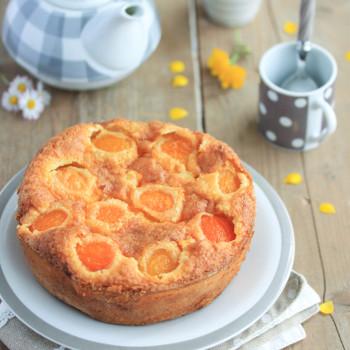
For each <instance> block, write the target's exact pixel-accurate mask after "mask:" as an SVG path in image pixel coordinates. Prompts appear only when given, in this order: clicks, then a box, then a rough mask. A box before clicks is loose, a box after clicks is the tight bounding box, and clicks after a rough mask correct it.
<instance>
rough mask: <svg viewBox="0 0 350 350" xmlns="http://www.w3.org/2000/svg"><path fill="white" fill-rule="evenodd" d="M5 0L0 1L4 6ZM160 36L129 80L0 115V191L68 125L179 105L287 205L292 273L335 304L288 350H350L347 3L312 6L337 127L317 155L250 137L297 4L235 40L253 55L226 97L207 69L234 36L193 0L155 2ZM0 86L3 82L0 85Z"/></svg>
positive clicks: (266, 7) (271, 9)
mask: <svg viewBox="0 0 350 350" xmlns="http://www.w3.org/2000/svg"><path fill="white" fill-rule="evenodd" d="M5 5H6V2H5V1H2V2H1V7H2V8H4V7H5ZM158 7H159V11H160V15H161V21H162V31H163V36H162V40H161V43H160V46H159V48H158V50H157V51H156V53H155V54H153V56H152V57H151V58H150V59H149V60H148V61H147V62H146V63H145V64H144V65H143V66H142V67H141V68H140V69H138V70H137V72H135V73H134V74H133V75H132V76H130V77H129V78H127V79H125V80H124V81H122V82H121V83H119V84H117V85H115V86H113V87H110V88H107V89H103V90H99V91H94V92H82V93H71V92H64V91H59V90H54V89H52V90H51V92H52V95H53V101H52V105H51V107H50V108H48V109H47V110H46V111H45V113H44V114H43V116H42V118H41V119H40V120H38V121H36V122H27V121H25V120H23V119H21V118H20V117H19V116H18V115H14V114H12V113H8V112H5V111H3V110H1V111H0V113H1V116H0V164H1V166H0V186H2V185H4V184H5V183H6V182H7V181H8V180H9V179H10V178H11V176H12V175H14V174H15V173H16V172H17V171H18V170H19V169H20V168H22V167H23V166H25V165H26V164H27V162H28V161H29V160H30V159H31V158H32V157H33V156H34V154H35V152H36V151H37V150H38V149H39V147H40V146H41V145H42V144H43V143H45V142H46V140H47V139H48V138H49V137H51V136H52V135H54V134H56V133H58V132H60V131H61V130H63V129H64V128H66V127H67V126H69V125H72V124H75V123H78V122H85V121H90V120H103V119H108V118H113V117H116V116H127V117H128V118H131V119H142V120H150V119H161V120H168V117H167V113H168V110H169V108H171V107H175V106H180V107H183V108H186V109H187V110H188V111H189V117H188V118H186V119H183V120H182V121H180V122H178V124H179V125H183V126H186V127H190V128H192V129H199V130H200V129H201V128H203V129H204V130H205V131H207V132H209V133H211V134H212V135H214V136H215V137H217V138H219V139H221V140H223V141H225V142H227V143H228V144H230V145H231V146H232V147H233V148H234V149H235V150H236V151H237V153H238V154H239V155H240V157H241V158H242V159H244V160H245V161H247V162H248V163H249V164H251V165H252V166H253V167H255V168H256V169H257V170H258V171H259V172H260V173H262V174H263V175H264V176H265V177H266V178H267V179H268V181H270V183H271V184H272V185H273V186H274V188H275V189H276V190H277V191H278V193H279V194H280V195H281V197H282V198H283V200H284V201H285V203H286V205H287V207H288V209H289V212H290V215H291V217H292V220H293V223H294V228H295V235H296V258H295V269H296V270H297V271H299V272H301V273H303V274H304V275H305V276H306V277H307V279H308V281H309V282H310V284H311V285H312V286H313V287H314V288H315V289H316V290H317V291H318V293H319V294H320V295H321V297H322V298H323V299H332V300H333V301H334V303H335V312H334V314H333V315H331V316H322V315H317V316H315V317H313V318H312V319H311V320H310V321H309V322H307V323H306V325H305V328H306V332H307V335H308V336H307V338H306V340H304V341H302V342H301V343H299V344H297V345H294V346H292V347H291V348H293V349H317V350H322V349H324V350H326V349H332V350H336V349H350V331H349V330H350V274H349V269H350V252H349V248H350V220H349V217H348V215H349V210H350V194H349V193H350V184H349V183H350V182H349V175H350V141H349V130H350V118H349V115H348V111H349V110H350V98H349V90H348V89H349V78H350V62H347V61H346V60H345V58H344V54H345V52H346V51H347V50H350V41H349V32H350V22H349V17H350V2H349V1H345V0H334V1H332V2H330V1H328V0H319V1H318V5H317V19H316V30H315V34H314V39H315V41H316V42H317V43H319V44H320V45H322V46H324V47H326V48H327V49H329V50H330V51H331V52H332V53H333V54H334V56H335V57H336V59H337V62H338V65H339V78H338V82H337V96H336V103H337V105H336V112H337V116H338V122H339V126H338V129H337V132H336V134H335V135H334V136H332V137H330V138H329V140H327V141H326V142H325V143H324V144H322V145H321V146H320V147H319V148H318V149H316V150H314V151H310V152H307V153H291V152H287V151H283V150H281V149H276V148H273V147H272V146H271V145H270V144H268V143H267V142H266V141H265V140H264V139H263V138H262V137H261V136H260V135H259V134H258V132H257V128H256V116H257V98H258V96H257V94H258V81H259V77H258V72H257V71H258V62H259V59H260V57H261V55H262V54H263V53H264V52H265V50H266V49H268V48H269V47H270V46H272V45H274V44H276V43H278V42H280V41H285V40H290V39H291V38H290V37H288V36H287V35H286V34H284V33H283V31H282V27H283V23H284V22H285V21H286V20H292V21H297V14H298V1H295V0H283V1H281V0H266V1H264V2H263V4H262V7H261V10H260V13H259V14H258V16H257V18H256V20H255V21H254V23H252V24H250V25H248V26H246V27H244V28H243V29H242V30H241V34H242V37H243V40H244V42H245V43H247V44H248V45H249V46H250V47H251V49H252V52H253V54H252V55H251V56H250V57H249V58H248V59H247V60H246V61H245V62H244V63H243V65H244V66H245V67H246V68H247V69H248V80H247V83H246V86H245V87H244V88H243V89H242V90H239V91H231V90H230V91H223V90H221V89H220V88H219V87H218V84H217V82H216V81H215V79H213V78H212V77H211V76H210V75H209V74H208V71H207V69H206V60H207V58H208V56H209V54H210V51H211V49H212V48H214V47H220V48H223V49H225V50H228V51H230V50H231V48H232V44H233V38H234V31H233V30H232V29H226V28H221V27H218V26H215V25H213V24H212V23H211V22H209V21H208V20H207V19H206V17H205V15H204V13H203V10H202V8H201V4H200V3H194V2H192V1H190V0H189V1H186V0H177V1H169V0H168V1H165V0H163V1H160V0H159V1H158ZM0 50H1V51H0V55H1V56H0V57H1V72H2V73H5V75H6V76H7V77H8V78H12V77H13V76H14V75H15V74H18V73H19V72H21V70H20V69H19V68H18V67H17V66H16V65H15V64H14V62H13V61H12V60H11V59H10V58H9V57H8V56H7V54H6V53H5V50H4V48H2V47H1V48H0ZM174 59H181V60H183V61H185V63H186V75H187V76H188V77H189V79H190V84H189V86H187V87H186V88H183V89H174V88H172V87H171V84H170V81H171V77H172V75H171V73H170V72H169V69H168V64H169V62H170V61H171V60H174ZM2 88H3V89H5V86H4V85H3V86H2ZM295 171H296V172H300V173H301V174H302V175H303V178H304V182H303V183H302V184H301V185H299V186H287V185H285V184H283V178H284V176H285V175H286V174H288V173H289V172H295ZM322 201H330V202H332V203H334V204H335V206H336V208H337V213H336V215H333V216H327V215H324V214H321V213H320V212H319V209H318V206H319V204H320V202H322Z"/></svg>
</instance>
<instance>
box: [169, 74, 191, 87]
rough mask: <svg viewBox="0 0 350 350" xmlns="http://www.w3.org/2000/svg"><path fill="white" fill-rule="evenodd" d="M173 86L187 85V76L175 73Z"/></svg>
mask: <svg viewBox="0 0 350 350" xmlns="http://www.w3.org/2000/svg"><path fill="white" fill-rule="evenodd" d="M172 85H173V86H174V87H184V86H187V85H188V78H187V77H186V76H185V75H181V74H179V75H175V77H174V78H173V81H172Z"/></svg>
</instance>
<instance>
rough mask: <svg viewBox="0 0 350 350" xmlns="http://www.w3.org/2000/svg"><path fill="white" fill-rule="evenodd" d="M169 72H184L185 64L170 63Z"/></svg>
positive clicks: (180, 62) (179, 62) (178, 62)
mask: <svg viewBox="0 0 350 350" xmlns="http://www.w3.org/2000/svg"><path fill="white" fill-rule="evenodd" d="M170 70H171V71H172V72H173V73H181V72H183V71H184V70H185V63H184V62H183V61H172V62H170Z"/></svg>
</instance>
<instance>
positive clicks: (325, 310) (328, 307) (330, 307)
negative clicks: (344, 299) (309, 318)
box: [320, 300, 334, 315]
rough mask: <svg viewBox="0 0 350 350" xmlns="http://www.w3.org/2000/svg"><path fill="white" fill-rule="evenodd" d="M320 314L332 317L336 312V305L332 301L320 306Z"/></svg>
mask: <svg viewBox="0 0 350 350" xmlns="http://www.w3.org/2000/svg"><path fill="white" fill-rule="evenodd" d="M320 312H321V314H323V315H330V314H332V313H333V312H334V304H333V301H332V300H327V301H325V302H324V303H322V304H321V305H320Z"/></svg>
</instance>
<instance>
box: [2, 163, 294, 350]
mask: <svg viewBox="0 0 350 350" xmlns="http://www.w3.org/2000/svg"><path fill="white" fill-rule="evenodd" d="M246 167H247V168H248V170H249V171H250V173H251V174H252V175H253V177H254V181H255V185H256V187H257V190H259V191H258V192H261V193H263V194H264V196H266V198H267V199H268V201H269V204H271V207H272V210H273V211H274V215H275V216H276V218H277V220H278V224H279V226H280V237H278V241H279V243H278V244H280V246H281V247H280V251H281V254H280V256H279V258H278V259H279V260H278V263H277V265H276V270H274V273H273V277H272V279H271V282H270V283H269V285H268V286H267V287H266V288H265V291H264V292H261V294H262V295H259V298H258V301H257V302H256V303H254V305H251V307H250V308H249V309H247V311H246V312H244V313H243V314H242V315H240V316H239V317H236V318H234V319H232V321H231V322H228V323H227V322H226V324H225V325H224V326H222V327H220V328H219V329H214V328H213V330H212V331H208V333H206V334H204V335H201V336H198V337H193V338H192V339H187V340H185V341H181V340H179V341H178V342H175V343H171V344H170V343H169V342H167V340H166V339H164V344H158V345H156V346H153V345H150V344H144V345H142V346H127V345H125V344H124V345H123V346H118V345H110V344H106V343H102V342H95V341H91V339H90V340H87V339H84V338H83V337H80V336H75V335H72V334H69V332H65V331H62V330H60V329H58V328H57V327H55V326H53V325H52V324H51V325H50V324H48V323H47V322H45V318H43V317H42V318H40V317H38V316H37V315H36V314H35V313H33V312H32V311H31V310H29V308H27V307H26V306H25V305H24V303H22V301H21V300H22V299H20V298H19V297H18V296H17V295H16V294H15V293H14V291H13V290H12V289H11V287H10V285H9V284H8V282H7V279H6V278H8V276H6V278H5V276H4V271H6V269H4V267H5V264H4V263H3V264H2V266H1V269H0V295H1V297H2V298H3V299H4V300H5V301H6V303H7V304H8V305H9V306H10V308H11V309H12V310H13V311H14V313H15V314H16V316H17V317H18V318H19V319H20V320H21V321H22V322H23V323H25V324H26V325H27V326H28V327H30V328H31V329H33V330H34V331H35V332H37V333H39V334H41V335H43V336H44V337H46V338H48V339H50V340H52V341H54V342H56V343H58V344H62V345H64V346H67V347H70V348H76V349H82V348H83V349H84V350H90V349H94V350H95V349H97V348H98V349H101V350H103V349H124V350H131V349H141V348H142V349H146V348H147V349H149V350H151V349H154V350H156V349H159V350H160V349H167V350H172V349H174V350H175V349H183V350H186V349H189V350H194V349H203V348H207V347H209V346H213V345H216V344H219V343H221V342H223V341H225V340H227V339H229V338H231V337H232V336H234V335H236V334H238V333H240V332H242V331H243V330H244V329H246V328H247V327H249V326H250V325H251V324H252V323H254V322H255V321H256V320H257V319H258V318H260V317H261V316H262V315H263V314H264V313H265V312H266V311H267V310H268V309H269V308H270V306H271V305H272V304H273V303H274V302H275V300H276V299H277V298H278V296H279V295H280V293H281V291H282V289H283V288H284V286H285V284H286V282H287V280H288V277H289V274H290V271H291V268H292V264H293V259H294V236H293V227H292V224H291V221H290V218H289V215H288V212H287V210H286V208H285V206H284V204H283V202H282V201H281V199H280V197H279V196H278V195H277V193H276V192H275V191H274V189H273V188H272V187H271V186H270V185H269V184H268V183H267V181H266V180H265V179H264V178H263V177H262V176H261V175H260V174H259V173H257V172H256V171H255V170H254V169H253V168H251V167H250V166H247V165H246ZM23 172H24V170H21V171H20V172H19V173H17V174H16V175H15V176H14V177H13V178H12V179H11V180H10V181H9V183H8V184H7V185H6V186H5V187H4V189H3V190H2V191H1V193H0V213H1V212H3V210H4V208H5V207H6V205H7V203H8V201H9V199H10V198H11V196H12V195H13V193H14V192H15V190H16V188H17V187H18V185H19V183H20V181H21V179H22V177H23ZM4 214H6V210H5V213H4ZM3 216H4V215H3ZM3 216H2V218H1V221H3V220H4V219H5V218H4V217H3ZM4 235H5V232H2V231H1V232H0V238H3V237H1V236H4ZM253 243H254V242H253ZM250 253H252V254H253V252H250ZM248 259H251V258H250V257H249V256H248V257H247V260H248ZM247 264H248V263H245V265H247ZM244 268H245V266H243V268H242V270H243V269H244ZM3 270H4V271H3ZM255 272H258V271H255ZM238 279H239V276H237V278H235V279H234V281H233V283H236V281H237V280H238ZM250 279H254V276H250ZM11 286H12V285H11ZM230 288H231V287H230V286H229V287H228V288H227V289H230ZM231 289H232V288H231ZM224 293H227V291H225V292H224ZM224 293H223V294H224ZM256 293H259V291H256ZM220 298H224V297H223V296H220V297H219V298H218V299H217V300H220ZM217 300H216V301H215V302H214V303H213V304H212V305H210V306H209V307H207V308H204V309H203V310H200V311H197V312H196V313H193V314H191V315H196V314H197V315H203V316H204V315H205V313H206V312H209V311H208V310H211V312H215V307H216V306H215V305H218V304H219V303H220V301H217ZM27 305H28V304H27ZM201 313H202V314H201ZM191 315H189V316H185V318H179V319H177V320H174V321H167V322H169V323H166V322H163V323H161V324H160V325H162V327H164V325H169V329H170V328H171V327H170V325H173V324H174V322H177V323H181V322H185V321H184V320H186V317H193V316H191ZM209 315H210V313H209ZM210 319H211V318H210ZM208 321H209V319H204V320H203V323H206V324H207V323H208ZM171 322H172V323H171ZM214 323H215V322H214ZM175 324H176V323H175ZM108 326H109V327H110V325H108ZM106 327H107V326H106ZM116 327H121V326H116ZM145 327H149V326H145ZM166 327H167V326H166ZM195 327H196V328H198V327H203V324H202V325H201V324H198V323H197V324H193V333H196V332H195ZM136 328H139V329H142V327H136ZM115 329H116V331H117V330H118V329H119V330H120V329H124V330H125V331H126V330H127V329H126V328H125V326H124V328H115ZM133 329H135V327H133ZM144 329H145V331H146V332H148V333H149V332H152V328H151V327H149V328H144Z"/></svg>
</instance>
